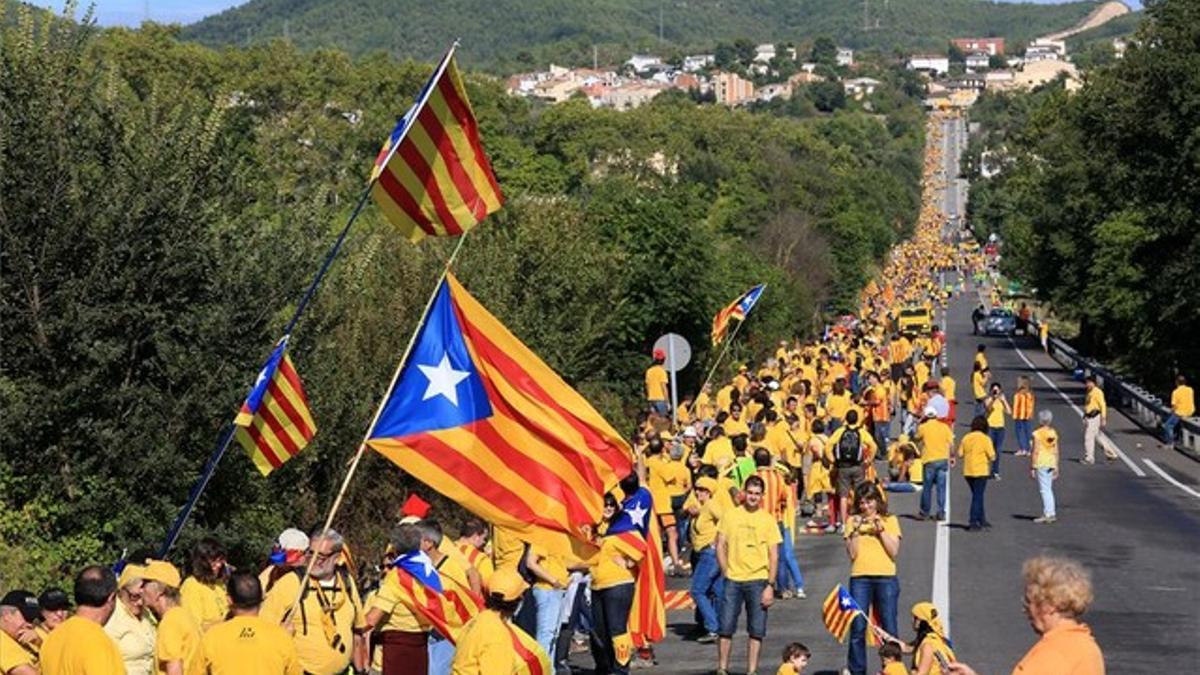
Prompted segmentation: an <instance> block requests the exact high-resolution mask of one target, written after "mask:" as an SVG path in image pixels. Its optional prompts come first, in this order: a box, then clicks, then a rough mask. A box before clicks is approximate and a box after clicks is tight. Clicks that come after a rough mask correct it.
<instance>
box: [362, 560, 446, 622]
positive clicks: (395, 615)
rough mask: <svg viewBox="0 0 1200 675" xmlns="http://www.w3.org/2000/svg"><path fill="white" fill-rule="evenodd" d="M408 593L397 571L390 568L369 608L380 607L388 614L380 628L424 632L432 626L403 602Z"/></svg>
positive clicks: (379, 608)
mask: <svg viewBox="0 0 1200 675" xmlns="http://www.w3.org/2000/svg"><path fill="white" fill-rule="evenodd" d="M406 596H407V593H405V592H404V590H403V589H402V588H400V581H399V580H398V579H397V578H396V571H395V570H394V569H389V570H388V571H387V572H386V573H385V574H384V575H383V581H381V582H380V583H379V591H378V592H377V593H376V594H375V597H373V598H371V602H370V605H369V607H368V609H378V610H379V611H381V612H383V613H384V614H387V621H385V622H384V623H383V625H381V626H380V627H379V629H380V630H397V631H403V632H405V633H423V632H425V631H428V630H429V629H430V628H432V626H430V625H429V623H428V622H426V621H425V620H424V619H422V618H421V617H420V616H418V615H417V614H416V613H414V612H413V611H412V609H411V608H409V606H408V605H406V604H405V603H404V602H403V600H402V599H403V598H404V597H406Z"/></svg>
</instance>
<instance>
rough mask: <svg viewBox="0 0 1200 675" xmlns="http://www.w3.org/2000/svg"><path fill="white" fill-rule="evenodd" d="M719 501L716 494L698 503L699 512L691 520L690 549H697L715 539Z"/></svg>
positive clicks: (719, 509) (719, 515)
mask: <svg viewBox="0 0 1200 675" xmlns="http://www.w3.org/2000/svg"><path fill="white" fill-rule="evenodd" d="M722 513H723V511H722V509H721V504H720V501H719V500H718V499H717V496H716V495H713V496H711V497H709V498H708V501H706V502H704V503H703V504H701V505H700V513H697V514H696V515H695V516H694V517H693V518H692V520H691V530H692V532H691V535H692V550H695V551H699V550H700V549H703V548H704V547H706V546H709V545H711V544H712V543H713V542H714V541H716V539H717V526H718V525H720V524H721V514H722Z"/></svg>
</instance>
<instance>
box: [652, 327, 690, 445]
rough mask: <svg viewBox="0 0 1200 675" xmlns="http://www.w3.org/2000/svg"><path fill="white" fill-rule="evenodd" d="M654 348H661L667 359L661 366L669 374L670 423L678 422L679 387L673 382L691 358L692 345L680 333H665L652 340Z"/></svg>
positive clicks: (675, 423)
mask: <svg viewBox="0 0 1200 675" xmlns="http://www.w3.org/2000/svg"><path fill="white" fill-rule="evenodd" d="M654 349H655V350H658V349H661V350H663V351H664V352H665V353H666V355H667V360H666V362H665V363H663V367H664V368H666V369H667V372H669V373H670V374H671V424H672V426H677V425H678V424H679V387H678V386H677V385H676V383H675V373H676V372H678V371H680V370H683V368H684V366H686V365H687V364H688V362H689V361H691V360H692V346H691V345H690V344H688V341H687V340H686V339H684V337H683V336H682V335H678V334H676V333H667V334H666V335H663V336H662V337H660V338H658V339H657V340H655V341H654Z"/></svg>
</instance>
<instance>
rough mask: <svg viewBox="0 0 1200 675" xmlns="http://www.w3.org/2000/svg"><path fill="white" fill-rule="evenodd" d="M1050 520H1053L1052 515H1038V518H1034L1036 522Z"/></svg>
mask: <svg viewBox="0 0 1200 675" xmlns="http://www.w3.org/2000/svg"><path fill="white" fill-rule="evenodd" d="M1050 520H1051V518H1050V516H1038V517H1037V518H1034V519H1033V522H1035V523H1048V522H1050Z"/></svg>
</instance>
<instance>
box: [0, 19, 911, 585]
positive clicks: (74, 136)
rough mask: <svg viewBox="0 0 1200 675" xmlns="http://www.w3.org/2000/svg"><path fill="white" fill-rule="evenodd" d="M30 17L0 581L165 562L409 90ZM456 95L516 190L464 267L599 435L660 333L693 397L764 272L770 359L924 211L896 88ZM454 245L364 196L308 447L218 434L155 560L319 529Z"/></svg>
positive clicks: (3, 95) (12, 81)
mask: <svg viewBox="0 0 1200 675" xmlns="http://www.w3.org/2000/svg"><path fill="white" fill-rule="evenodd" d="M46 25H48V28H47V29H46V30H42V29H40V28H36V27H35V26H34V24H33V22H31V21H25V22H16V23H15V24H12V25H9V26H7V27H5V28H3V29H0V235H2V236H3V240H4V242H5V244H4V247H3V249H0V267H2V268H3V269H4V274H3V275H2V276H0V332H2V334H3V335H4V358H3V361H2V365H0V407H2V408H3V410H4V412H5V414H4V415H0V443H3V445H4V447H5V449H6V450H5V453H4V454H3V455H0V514H3V515H0V560H3V563H0V587H11V586H12V585H16V584H28V585H31V586H35V587H38V586H41V585H43V584H45V583H48V582H52V581H56V582H61V581H63V580H64V579H65V578H67V577H68V576H69V575H70V573H71V572H72V571H73V570H75V569H77V568H78V566H79V565H81V564H83V563H85V562H95V561H110V560H113V559H115V558H116V557H117V556H118V555H119V554H120V552H121V550H123V549H126V548H127V549H129V550H130V551H131V552H133V551H152V550H153V549H154V548H156V547H157V544H158V542H159V540H160V539H161V537H162V536H163V534H164V533H165V530H166V528H167V525H168V524H169V523H170V520H171V518H172V517H173V516H174V514H175V513H176V511H177V509H178V508H179V506H180V505H181V504H182V502H183V501H184V498H185V496H186V495H187V492H188V489H189V487H190V486H191V485H192V483H193V482H194V480H195V479H196V477H197V475H198V474H199V472H200V470H201V468H202V466H203V464H204V462H205V459H206V458H207V457H208V455H209V453H210V452H211V450H212V444H213V443H214V442H215V440H216V439H217V437H218V435H219V432H220V430H221V428H222V425H224V424H225V423H227V422H228V421H229V419H230V416H231V414H232V412H233V411H234V410H235V408H236V406H237V405H238V404H239V403H240V401H241V397H243V396H244V395H245V392H246V390H247V388H248V386H249V385H250V380H251V378H252V377H253V374H254V373H255V372H256V371H257V368H258V366H259V364H260V363H261V360H262V359H263V358H264V357H265V356H266V354H267V353H268V352H269V350H270V348H271V346H272V345H273V344H274V342H275V340H276V339H278V337H279V333H280V331H281V330H282V328H283V326H284V324H285V322H286V321H287V319H288V318H289V316H290V315H291V313H292V311H293V310H294V308H295V305H294V303H295V302H296V301H297V299H298V297H299V296H300V294H301V292H302V291H303V289H304V288H305V287H306V285H307V284H308V282H309V280H310V278H311V274H313V272H314V271H315V269H316V267H317V265H318V263H319V261H320V260H321V257H322V256H323V255H324V252H325V248H326V246H328V245H329V243H331V241H332V239H333V237H334V235H335V233H336V231H337V230H338V228H340V227H341V225H342V223H344V222H345V219H346V217H347V216H348V215H349V213H350V211H351V209H352V208H353V207H354V204H355V201H356V199H357V197H358V195H359V194H360V192H361V190H362V189H363V185H364V182H365V174H366V173H367V171H368V169H369V167H370V166H371V160H372V159H373V157H374V155H375V153H376V151H377V150H378V144H379V142H380V140H381V139H383V138H385V137H386V134H387V133H388V131H389V130H390V129H391V128H392V126H393V125H394V123H395V119H396V116H397V115H398V114H400V113H401V112H402V111H403V109H404V107H405V104H406V103H407V101H410V100H411V99H412V97H413V95H415V93H416V92H417V90H418V89H419V87H420V86H421V84H422V83H423V82H424V80H425V79H426V78H427V77H428V74H429V68H428V66H427V65H419V64H415V63H412V62H396V61H394V60H392V59H390V58H388V57H385V56H381V55H375V56H371V57H366V58H362V59H360V60H354V59H351V58H350V57H349V56H347V55H346V54H344V53H341V52H337V51H330V50H317V51H311V52H302V51H299V50H298V49H297V48H295V47H294V46H292V45H290V44H287V43H284V42H281V41H275V42H269V43H264V44H259V45H255V46H253V47H250V48H246V49H227V50H223V51H220V52H217V51H213V50H210V49H208V48H205V47H201V46H199V45H197V44H195V43H188V42H181V41H179V37H178V35H179V33H178V29H176V28H169V27H161V26H154V25H148V26H146V27H144V28H142V29H140V30H110V31H104V32H98V31H95V30H94V29H93V28H91V27H90V26H88V25H87V24H83V25H77V24H74V23H72V22H68V21H56V22H52V23H49V24H46ZM468 89H469V93H470V97H471V100H472V103H473V106H474V108H475V111H476V114H477V116H478V118H479V124H480V127H481V129H482V131H483V138H484V142H485V145H486V147H487V150H488V152H489V154H490V155H491V157H492V159H493V163H494V166H495V170H496V173H497V177H498V179H499V181H500V184H501V185H502V187H503V189H504V191H505V194H506V197H507V205H506V207H505V209H503V210H502V211H501V212H500V213H498V214H496V215H495V216H493V217H492V218H491V219H489V221H488V222H487V223H486V224H484V225H482V226H481V227H480V228H478V230H477V231H475V232H473V233H472V234H471V235H470V238H469V239H468V241H467V242H466V245H465V248H464V253H463V255H462V257H461V258H460V261H459V264H458V266H457V268H456V272H457V273H458V274H459V276H460V277H461V279H462V280H463V282H464V284H465V285H466V286H467V287H468V288H469V289H470V290H471V292H472V293H474V294H475V295H476V296H477V297H478V298H479V299H480V301H481V302H483V304H484V305H485V306H487V307H489V308H490V309H491V310H492V311H493V312H494V313H495V314H496V315H497V316H498V317H499V318H500V319H501V320H502V321H504V322H505V324H506V325H507V326H509V327H510V328H511V329H512V331H513V332H514V333H515V334H516V335H517V336H518V337H519V338H521V339H522V340H523V341H525V342H526V343H527V344H528V345H529V346H530V347H531V348H532V349H533V350H534V351H535V352H537V353H538V354H540V355H542V356H543V357H544V358H545V360H546V361H547V362H548V363H549V364H550V365H551V366H552V367H554V368H555V369H556V370H558V371H559V372H561V373H562V374H563V376H564V377H565V378H566V379H567V380H568V381H569V382H571V384H572V385H573V386H575V387H577V388H579V389H580V390H581V391H582V392H584V393H585V395H587V396H588V397H589V398H590V399H591V400H593V401H594V402H595V403H596V405H597V406H598V407H599V409H600V410H601V411H602V412H603V413H604V414H605V415H606V416H607V417H608V418H609V419H610V420H611V421H612V422H613V423H614V424H616V425H617V426H618V428H622V429H623V428H625V427H626V426H627V425H628V423H629V421H630V417H631V413H632V412H633V410H634V409H635V406H636V405H637V402H639V401H640V397H639V396H638V392H637V389H638V382H639V381H640V374H641V371H642V369H644V368H645V366H646V358H645V355H646V354H647V352H648V350H649V347H650V344H651V342H652V341H653V340H654V339H655V338H656V337H657V336H658V335H659V334H661V333H663V332H667V331H669V330H670V331H675V332H678V333H681V334H682V335H684V336H685V337H686V338H687V339H688V340H689V341H690V342H691V343H692V345H693V349H694V357H693V358H694V361H693V363H694V364H695V365H694V366H692V367H690V368H689V369H688V370H686V371H684V373H682V377H683V382H684V383H685V384H686V385H688V386H694V385H695V383H696V381H697V380H698V379H699V378H700V377H702V372H703V369H704V366H705V364H706V360H707V359H708V358H709V357H710V356H711V355H710V354H709V348H708V337H707V334H708V329H709V325H708V323H709V321H710V318H711V317H712V315H713V314H714V313H715V312H716V311H717V309H718V308H720V307H722V306H723V305H725V304H726V303H728V302H729V301H730V300H731V299H732V298H734V297H736V296H737V295H738V294H739V293H741V292H743V291H744V290H746V288H748V287H749V286H751V285H752V284H754V283H760V282H767V283H768V284H769V285H770V287H769V290H768V292H767V294H766V295H765V296H764V298H763V301H762V302H761V303H760V305H759V306H758V308H757V309H756V310H755V313H754V315H753V316H752V317H751V319H750V321H748V322H747V324H746V327H745V329H744V330H743V331H742V333H741V335H740V336H739V339H738V342H739V346H738V349H739V350H741V351H742V352H743V353H746V354H750V353H760V354H761V353H763V352H766V351H767V350H768V349H770V346H771V345H772V344H773V343H774V342H775V341H776V340H778V339H780V338H783V337H787V336H789V335H791V334H794V333H801V334H803V333H806V332H807V331H809V330H810V329H811V328H812V325H813V324H814V323H815V321H816V320H819V319H820V312H819V310H820V307H821V306H822V305H823V304H824V303H826V302H827V301H833V302H834V303H836V304H839V305H848V304H849V303H850V302H851V300H852V298H853V294H854V293H856V292H857V284H860V283H861V281H862V280H863V278H864V274H865V271H864V270H865V269H866V268H867V267H868V266H870V265H872V264H874V263H875V262H876V261H877V259H878V257H879V256H881V255H882V254H883V253H884V251H885V250H886V248H887V247H888V246H889V245H890V244H891V243H892V242H893V241H895V239H896V238H897V237H898V236H900V235H901V234H903V233H904V232H905V231H907V228H908V227H910V226H911V223H912V222H913V220H914V218H915V215H916V199H917V194H918V192H917V191H918V185H917V179H918V169H919V166H920V151H921V147H922V139H921V133H922V130H921V125H920V123H919V120H920V115H921V113H920V110H919V108H918V106H917V104H916V101H915V100H914V99H913V98H910V97H907V96H905V95H904V94H903V93H901V92H900V90H899V89H898V88H890V89H889V91H888V93H886V94H881V96H886V97H890V98H881V99H880V101H881V103H882V102H884V101H885V100H886V101H887V104H886V105H885V106H884V107H886V108H887V109H886V110H883V109H882V108H881V112H879V113H877V114H867V113H866V112H864V111H861V110H857V109H855V110H839V111H838V112H837V113H836V114H834V115H831V116H816V115H809V116H808V117H806V118H804V119H798V118H795V117H790V116H788V115H786V114H779V115H776V114H753V113H749V112H745V111H731V110H728V109H725V108H723V107H716V106H697V105H696V104H694V103H692V102H691V101H690V100H688V99H687V97H685V96H663V97H661V99H658V100H655V101H654V102H653V103H652V104H651V105H648V106H645V107H643V108H640V109H639V110H638V111H637V112H636V113H618V112H615V111H611V110H593V109H591V107H590V106H589V105H588V104H587V103H586V101H571V102H568V103H566V104H563V105H560V106H556V107H552V108H541V107H533V106H531V105H530V104H529V103H528V102H526V101H525V100H522V99H517V98H512V97H509V96H507V95H505V94H504V93H503V91H502V89H501V86H500V84H499V83H498V82H496V81H495V80H492V79H488V78H476V77H469V78H468ZM452 245H453V242H448V241H440V240H439V241H427V242H424V243H422V244H421V245H420V246H412V245H410V244H409V243H408V242H407V241H404V240H402V239H401V238H400V237H399V236H398V235H397V234H396V233H395V232H394V231H393V230H392V229H391V228H390V227H389V226H388V225H387V224H386V223H383V222H381V221H380V218H379V216H378V212H377V210H375V209H374V208H373V207H370V206H368V207H367V209H366V210H365V211H364V215H363V216H362V217H361V218H360V220H359V222H358V224H357V225H356V228H355V230H354V231H353V233H352V234H351V236H350V238H349V239H348V241H347V244H346V246H345V248H344V250H343V251H342V253H341V255H340V257H339V258H338V259H337V261H336V262H335V263H334V265H333V267H332V268H331V272H330V274H329V276H328V277H327V278H326V279H325V281H324V282H323V285H322V286H321V288H320V290H319V292H318V293H317V295H316V297H315V300H314V302H313V304H312V305H311V307H310V309H309V311H308V312H307V313H306V315H305V316H304V318H303V319H302V320H301V322H300V323H299V325H298V327H297V330H296V332H295V334H294V336H293V339H292V342H291V353H292V356H293V359H294V360H295V363H296V365H297V368H298V370H299V372H300V373H301V376H302V377H303V380H304V383H305V387H306V390H307V392H308V395H309V399H310V402H311V404H312V407H313V410H314V414H315V417H316V420H317V424H318V427H319V431H318V433H317V436H316V438H315V440H314V441H313V443H312V444H311V446H310V447H309V448H307V449H305V451H304V452H303V453H302V454H301V455H300V456H299V457H297V458H296V459H294V460H292V461H291V462H289V463H288V464H287V465H286V466H285V467H284V468H282V469H281V470H279V471H277V472H275V473H273V474H272V475H271V476H270V477H269V478H267V479H263V478H262V477H260V476H259V475H258V474H257V472H255V471H254V470H253V468H252V467H251V464H250V462H249V460H248V459H247V458H246V457H245V456H244V455H243V453H242V452H241V451H240V449H238V448H237V447H234V448H232V449H231V450H230V453H229V454H228V455H227V457H226V458H225V460H224V461H223V463H222V464H221V466H220V468H219V470H218V471H217V472H216V474H215V476H214V478H213V480H212V482H211V483H210V485H209V487H208V490H207V492H206V493H205V497H204V498H203V499H202V500H201V501H200V503H199V506H198V508H197V510H196V512H195V515H194V516H193V522H192V523H191V524H190V525H189V526H188V528H187V529H185V530H184V536H183V539H182V540H181V541H180V546H179V548H177V549H176V554H175V555H176V557H178V556H179V555H180V554H179V553H178V552H179V551H180V550H184V549H186V548H187V547H188V546H189V545H190V544H191V543H192V542H193V541H195V540H196V539H197V538H198V537H199V536H201V535H203V534H210V533H211V534H215V535H216V536H218V537H220V538H221V539H223V540H225V541H226V542H227V543H229V544H230V546H231V549H232V556H231V558H232V560H234V562H235V564H252V563H255V562H257V561H259V560H261V557H262V555H263V554H264V553H265V549H266V546H267V543H268V542H270V541H271V540H272V538H273V537H274V536H275V535H276V534H277V533H278V531H279V530H280V529H282V528H283V527H286V526H288V525H298V526H301V527H310V526H313V525H314V524H316V523H318V522H319V521H320V519H321V518H322V517H323V515H324V513H325V512H326V509H327V508H328V507H329V502H330V501H331V499H332V496H333V494H334V493H335V491H336V489H337V486H338V485H339V484H340V482H341V480H342V477H343V476H344V472H345V466H346V461H347V459H348V458H349V456H350V455H351V453H352V452H353V451H354V450H355V448H357V447H358V444H359V441H360V439H361V437H362V434H363V432H364V430H365V426H366V423H367V421H368V420H369V419H370V416H371V414H372V412H373V410H374V408H375V406H376V405H377V404H378V402H379V397H380V396H381V395H382V393H383V388H384V386H385V384H386V382H387V381H388V380H389V378H390V376H391V374H392V372H393V369H394V368H395V365H396V364H395V359H396V358H397V357H398V355H399V354H400V353H401V351H402V349H403V346H404V343H405V341H406V339H407V337H408V335H409V333H410V331H411V330H412V329H413V327H414V325H415V323H416V321H417V320H418V315H419V313H420V310H421V307H423V305H424V303H425V301H426V298H427V297H428V293H429V292H430V290H431V287H432V285H433V282H434V279H435V278H436V277H437V275H438V273H439V272H440V270H441V268H442V266H443V264H444V261H445V259H446V257H447V256H448V255H449V251H450V247H451V246H452ZM743 336H744V339H743ZM413 487H415V486H414V483H413V481H412V480H411V479H409V478H407V477H404V476H403V475H400V474H398V472H397V469H396V467H395V466H393V465H392V464H390V463H389V462H387V461H386V460H383V459H381V458H379V457H377V456H374V455H369V456H368V457H366V458H365V460H364V462H363V464H362V466H361V468H360V471H359V474H358V477H357V478H356V480H355V482H354V483H353V485H352V487H351V489H350V492H349V494H348V497H347V501H346V505H345V508H344V509H343V510H342V511H341V512H340V515H339V519H338V523H337V525H338V526H339V527H340V528H341V529H343V530H345V531H347V532H348V533H350V538H351V541H352V543H353V544H354V545H355V547H356V548H355V550H356V553H359V552H361V554H362V555H365V556H367V558H368V559H369V558H370V557H371V556H372V555H374V553H376V552H377V548H378V546H379V543H380V542H381V541H382V540H383V531H384V529H385V528H386V527H387V525H388V523H389V522H390V520H391V515H392V514H393V513H394V510H395V508H396V504H398V503H399V501H400V500H401V498H402V497H403V496H404V494H405V493H406V492H407V491H408V490H410V489H412V488H413ZM423 491H424V494H425V495H426V496H428V495H429V492H430V491H429V490H428V489H427V488H426V489H424V490H423ZM435 503H436V504H438V506H439V508H441V509H442V510H443V513H444V514H447V515H452V514H453V513H455V511H454V510H453V507H451V506H449V505H446V504H444V503H440V502H439V501H438V500H437V499H435Z"/></svg>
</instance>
